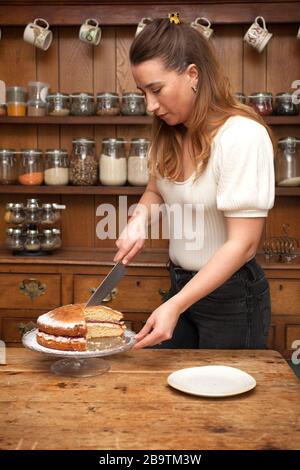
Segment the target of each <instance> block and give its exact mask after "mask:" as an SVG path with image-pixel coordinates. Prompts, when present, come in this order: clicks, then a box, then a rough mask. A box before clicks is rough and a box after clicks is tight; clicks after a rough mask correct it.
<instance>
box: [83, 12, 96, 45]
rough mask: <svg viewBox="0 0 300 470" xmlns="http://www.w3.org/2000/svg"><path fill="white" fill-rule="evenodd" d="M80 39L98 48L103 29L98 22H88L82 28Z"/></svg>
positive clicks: (89, 20) (90, 20)
mask: <svg viewBox="0 0 300 470" xmlns="http://www.w3.org/2000/svg"><path fill="white" fill-rule="evenodd" d="M79 39H80V40H81V41H83V42H86V43H88V44H93V45H94V46H98V44H99V42H100V39H101V28H100V26H99V23H98V21H97V20H94V19H93V18H91V19H88V20H86V21H85V22H84V23H83V24H82V25H81V27H80V31H79Z"/></svg>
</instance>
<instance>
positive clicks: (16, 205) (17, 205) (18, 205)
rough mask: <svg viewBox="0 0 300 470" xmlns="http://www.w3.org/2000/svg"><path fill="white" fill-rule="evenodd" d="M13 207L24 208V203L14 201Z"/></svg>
mask: <svg viewBox="0 0 300 470" xmlns="http://www.w3.org/2000/svg"><path fill="white" fill-rule="evenodd" d="M14 209H24V204H22V203H20V202H16V204H14Z"/></svg>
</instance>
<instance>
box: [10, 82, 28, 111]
mask: <svg viewBox="0 0 300 470" xmlns="http://www.w3.org/2000/svg"><path fill="white" fill-rule="evenodd" d="M6 106H7V115H8V116H25V115H26V89H25V88H24V87H22V86H11V87H7V88H6Z"/></svg>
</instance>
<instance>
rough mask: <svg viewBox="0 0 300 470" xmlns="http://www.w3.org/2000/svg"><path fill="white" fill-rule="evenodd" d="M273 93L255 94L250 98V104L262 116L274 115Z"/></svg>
mask: <svg viewBox="0 0 300 470" xmlns="http://www.w3.org/2000/svg"><path fill="white" fill-rule="evenodd" d="M272 102H273V95H272V93H253V94H252V95H250V96H249V104H250V106H252V107H253V108H254V109H255V111H256V112H257V113H258V114H260V115H261V116H269V115H270V114H273V104H272Z"/></svg>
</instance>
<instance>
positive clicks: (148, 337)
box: [133, 299, 181, 349]
mask: <svg viewBox="0 0 300 470" xmlns="http://www.w3.org/2000/svg"><path fill="white" fill-rule="evenodd" d="M180 313H181V312H180V310H179V307H178V305H176V302H174V301H173V299H169V300H168V301H167V302H165V303H163V304H162V305H160V306H159V307H158V308H157V309H156V310H154V312H152V314H151V315H150V317H149V318H148V320H147V322H146V323H145V325H144V327H143V328H142V329H141V331H140V332H139V333H138V334H137V335H136V336H135V339H136V340H137V343H136V344H135V345H134V348H133V349H142V348H144V347H146V346H154V345H156V344H160V343H161V342H162V341H166V340H168V339H171V338H172V335H173V331H174V329H175V326H176V323H177V321H178V318H179V316H180Z"/></svg>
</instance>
